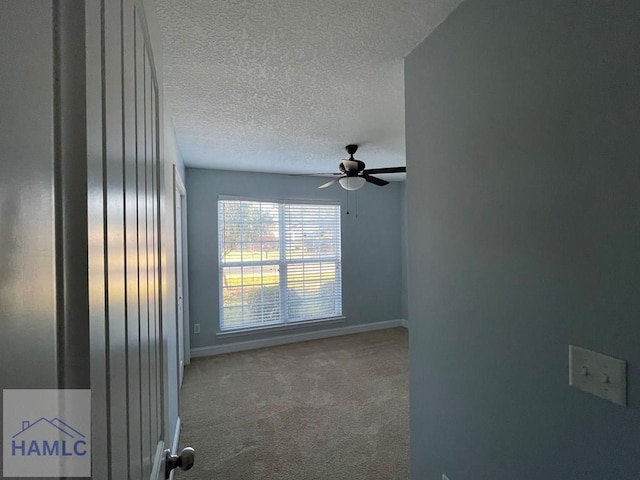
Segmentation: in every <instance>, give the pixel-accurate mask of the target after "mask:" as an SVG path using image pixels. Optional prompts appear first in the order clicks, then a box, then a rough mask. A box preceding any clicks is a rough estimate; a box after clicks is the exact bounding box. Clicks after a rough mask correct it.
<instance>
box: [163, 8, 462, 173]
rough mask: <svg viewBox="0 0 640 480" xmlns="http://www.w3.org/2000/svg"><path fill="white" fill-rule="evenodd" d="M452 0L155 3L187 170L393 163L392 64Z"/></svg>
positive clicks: (400, 100) (398, 100)
mask: <svg viewBox="0 0 640 480" xmlns="http://www.w3.org/2000/svg"><path fill="white" fill-rule="evenodd" d="M459 3H460V0H434V1H431V0H353V1H341V0H286V1H285V0H262V1H260V0H207V1H205V0H156V5H157V10H158V16H159V19H160V24H161V27H162V31H163V57H164V82H165V94H166V100H167V103H168V107H169V111H170V113H171V115H172V117H173V122H174V125H175V129H176V135H177V139H178V145H179V147H180V150H181V152H182V154H183V156H184V160H185V163H186V165H187V166H192V167H210V168H219V169H230V170H248V171H258V172H275V173H301V172H306V173H313V172H333V171H336V169H337V166H338V163H339V162H340V159H341V158H345V156H346V153H345V151H344V146H345V145H346V144H348V143H358V144H360V145H361V149H360V150H359V151H358V154H357V155H356V158H359V159H361V160H363V161H364V162H366V164H367V167H369V168H373V167H384V166H398V165H405V149H404V72H403V58H404V57H405V56H406V55H407V54H409V52H411V50H412V49H413V48H414V47H415V46H416V45H418V44H419V43H420V42H421V41H422V40H423V39H424V38H425V37H426V36H427V35H428V34H429V33H430V32H431V31H432V30H433V29H434V28H435V27H436V26H437V25H438V24H439V23H440V22H441V21H442V20H444V18H445V17H446V16H447V15H448V14H449V13H450V12H451V11H452V10H453V9H454V8H455V7H456V6H457V5H458V4H459Z"/></svg>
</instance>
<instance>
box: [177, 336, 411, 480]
mask: <svg viewBox="0 0 640 480" xmlns="http://www.w3.org/2000/svg"><path fill="white" fill-rule="evenodd" d="M407 343H408V342H407V332H406V330H405V329H403V328H395V329H389V330H381V331H377V332H370V333H362V334H356V335H346V336H343V337H334V338H329V339H323V340H315V341H312V342H304V343H297V344H292V345H285V346H280V347H271V348H265V349H262V350H253V351H249V352H241V353H233V354H228V355H221V356H217V357H209V358H204V359H194V360H193V361H192V363H191V365H190V366H189V367H188V368H187V370H186V373H185V379H184V385H183V388H182V404H181V418H182V428H183V430H182V437H181V441H180V443H181V445H183V446H186V445H191V446H193V447H194V448H195V449H196V463H195V466H194V467H193V469H192V470H190V471H188V472H180V473H179V474H178V478H184V479H202V480H205V479H206V480H258V479H269V480H276V479H278V480H321V479H322V480H357V479H363V480H364V479H366V480H376V479H380V480H400V479H401V480H406V479H407V478H408V477H409V474H408V469H409V426H408V417H409V412H408V410H409V405H408V345H407Z"/></svg>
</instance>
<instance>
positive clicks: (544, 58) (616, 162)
mask: <svg viewBox="0 0 640 480" xmlns="http://www.w3.org/2000/svg"><path fill="white" fill-rule="evenodd" d="M638 32H640V4H639V3H638V2H632V1H619V2H605V1H591V2H567V1H566V0H539V1H536V2H531V1H528V0H526V1H525V0H519V1H515V0H482V1H480V0H467V1H466V2H464V3H463V4H462V5H461V6H460V7H459V8H458V9H457V10H456V11H454V12H453V13H452V14H451V15H450V16H449V18H448V19H447V20H446V21H445V22H443V23H442V24H441V25H440V26H439V28H438V29H437V30H436V31H435V32H434V33H433V34H432V35H431V36H429V37H428V38H427V39H426V40H425V41H424V42H423V43H422V44H421V45H420V46H419V47H417V48H416V49H415V50H414V51H413V52H412V53H411V54H410V56H409V57H408V58H407V60H406V64H405V68H406V71H405V82H406V92H405V93H406V107H407V110H406V125H407V156H408V158H407V163H408V170H409V171H410V175H409V178H408V183H407V195H408V199H407V202H408V210H409V211H408V217H409V245H410V263H409V269H410V272H409V280H410V283H409V284H410V289H409V316H410V318H411V321H412V324H411V335H410V351H411V353H410V357H411V374H412V377H411V432H412V439H411V442H412V478H414V479H420V480H429V479H434V480H435V479H438V480H439V479H440V478H441V477H440V475H441V473H442V472H445V473H446V474H447V475H448V476H449V478H450V479H451V480H485V479H486V480H488V479H495V478H511V479H518V480H539V479H543V478H546V479H616V480H624V479H629V480H630V479H637V478H640V456H639V455H638V453H639V452H640V450H639V446H640V410H639V408H640V392H639V390H638V385H639V383H638V382H640V371H639V367H640V321H639V319H640V295H639V294H638V292H639V291H640V248H639V246H640V243H639V240H640V215H639V212H640V209H639V207H640V200H639V199H640V183H639V181H638V180H639V178H640V161H639V160H640V135H639V130H638V129H639V126H640V63H639V62H638V45H639V43H638ZM568 344H577V345H581V346H584V347H587V348H590V349H594V350H597V351H601V352H604V353H607V354H611V355H613V356H616V357H620V358H623V359H626V360H627V361H628V362H629V372H628V382H629V391H628V395H629V397H628V400H629V407H628V408H626V409H625V408H622V407H619V406H616V405H614V404H611V403H608V402H606V401H604V400H601V399H598V398H596V397H593V396H590V395H589V394H586V393H582V392H580V391H578V390H576V389H573V388H571V387H569V386H568V385H567V379H568V375H567V370H568V365H567V345H568Z"/></svg>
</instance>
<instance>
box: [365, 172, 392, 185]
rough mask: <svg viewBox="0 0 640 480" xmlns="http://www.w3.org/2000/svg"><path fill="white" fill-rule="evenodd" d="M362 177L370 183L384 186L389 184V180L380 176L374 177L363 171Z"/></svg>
mask: <svg viewBox="0 0 640 480" xmlns="http://www.w3.org/2000/svg"><path fill="white" fill-rule="evenodd" d="M362 178H364V179H365V180H366V181H367V182H369V183H373V184H374V185H378V186H379V187H384V186H385V185H388V184H389V182H387V181H386V180H382V179H381V178H378V177H372V176H371V175H369V174H368V173H363V174H362Z"/></svg>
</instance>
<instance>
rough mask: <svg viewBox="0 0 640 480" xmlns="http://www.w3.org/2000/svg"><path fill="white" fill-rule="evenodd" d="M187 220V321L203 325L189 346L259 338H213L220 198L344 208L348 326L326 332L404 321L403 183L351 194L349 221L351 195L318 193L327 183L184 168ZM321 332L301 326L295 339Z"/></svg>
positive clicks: (334, 189) (336, 188)
mask: <svg viewBox="0 0 640 480" xmlns="http://www.w3.org/2000/svg"><path fill="white" fill-rule="evenodd" d="M186 182H187V185H186V188H187V195H188V202H187V218H188V238H189V296H190V298H189V318H190V321H191V324H192V325H193V324H194V323H199V324H200V328H201V333H200V334H193V328H192V330H191V347H192V348H196V347H205V346H213V345H221V344H223V343H233V342H237V341H246V340H254V339H258V338H264V337H265V336H270V335H278V336H280V335H284V334H285V332H282V331H278V332H275V333H272V334H268V333H267V334H263V333H261V334H255V335H251V336H250V337H247V336H246V335H245V336H241V337H232V338H229V337H216V332H217V331H218V330H219V323H218V315H219V303H218V288H219V285H218V273H217V252H218V225H217V215H218V214H217V201H218V196H219V195H240V196H250V197H258V198H260V197H262V198H265V197H266V198H316V199H323V200H327V199H332V200H339V201H341V202H342V206H343V215H342V284H343V315H344V316H345V317H346V318H347V320H346V321H345V322H344V323H340V324H329V325H328V328H336V327H338V326H344V325H357V324H362V323H372V322H378V321H384V320H394V319H398V318H401V315H402V308H401V294H400V291H401V274H400V270H401V268H400V258H401V255H400V216H399V212H400V196H401V191H400V184H399V183H391V184H389V185H387V186H385V187H383V188H381V187H376V186H374V185H365V186H364V187H363V188H362V189H361V190H359V191H358V193H357V201H358V211H357V213H358V215H357V217H356V214H355V195H353V193H351V194H350V199H349V201H350V207H351V213H350V215H346V214H345V211H346V210H345V207H346V191H345V190H343V189H342V188H341V187H339V186H338V185H333V186H332V187H330V188H327V189H324V190H318V188H317V187H318V185H320V184H322V183H324V179H322V178H308V177H291V176H286V175H273V174H262V173H245V172H229V171H220V170H205V169H192V168H187V180H186ZM319 328H320V329H321V328H327V327H326V326H324V327H323V326H320V327H304V328H303V327H296V328H295V329H294V330H293V331H294V332H295V333H300V332H306V331H309V330H312V329H319Z"/></svg>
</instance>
